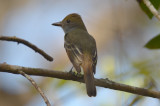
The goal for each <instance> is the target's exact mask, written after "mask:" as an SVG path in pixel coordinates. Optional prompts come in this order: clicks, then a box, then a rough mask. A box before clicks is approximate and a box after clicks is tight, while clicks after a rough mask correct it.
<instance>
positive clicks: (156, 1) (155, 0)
mask: <svg viewBox="0 0 160 106" xmlns="http://www.w3.org/2000/svg"><path fill="white" fill-rule="evenodd" d="M137 2H138V3H139V6H140V7H141V9H142V10H143V11H144V12H145V13H146V14H147V15H148V17H149V18H150V19H152V17H153V14H152V13H151V11H150V10H149V9H148V7H147V6H146V5H145V4H144V2H143V0H137ZM150 2H151V3H152V5H153V6H154V7H155V8H156V9H157V10H158V9H159V7H160V0H150Z"/></svg>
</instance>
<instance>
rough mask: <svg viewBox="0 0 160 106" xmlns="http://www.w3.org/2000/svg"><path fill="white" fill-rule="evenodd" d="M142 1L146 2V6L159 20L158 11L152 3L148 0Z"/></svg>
mask: <svg viewBox="0 0 160 106" xmlns="http://www.w3.org/2000/svg"><path fill="white" fill-rule="evenodd" d="M143 2H144V3H145V4H146V6H147V7H148V8H149V10H150V11H151V12H152V14H153V15H154V16H156V17H157V19H158V20H159V21H160V14H159V13H158V11H157V10H156V9H155V8H154V6H153V5H152V3H151V2H150V1H149V0H143Z"/></svg>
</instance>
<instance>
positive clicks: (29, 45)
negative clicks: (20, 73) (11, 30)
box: [0, 36, 53, 61]
mask: <svg viewBox="0 0 160 106" xmlns="http://www.w3.org/2000/svg"><path fill="white" fill-rule="evenodd" d="M0 40H3V41H13V42H17V43H18V44H19V43H22V44H24V45H26V46H28V47H30V48H31V49H33V50H34V51H35V52H38V53H39V54H41V55H42V56H43V57H44V58H45V59H47V60H48V61H53V58H52V57H51V56H49V55H48V54H47V53H45V52H44V51H43V50H41V49H39V48H38V47H36V46H35V45H33V44H32V43H30V42H28V41H26V40H24V39H21V38H17V37H15V36H12V37H11V36H0Z"/></svg>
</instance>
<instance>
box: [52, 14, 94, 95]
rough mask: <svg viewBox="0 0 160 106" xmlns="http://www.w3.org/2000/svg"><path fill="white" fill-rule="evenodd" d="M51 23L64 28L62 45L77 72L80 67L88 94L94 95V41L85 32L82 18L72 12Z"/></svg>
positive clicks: (79, 70)
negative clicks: (59, 20)
mask: <svg viewBox="0 0 160 106" xmlns="http://www.w3.org/2000/svg"><path fill="white" fill-rule="evenodd" d="M52 25H55V26H61V27H62V29H63V30H64V32H65V38H64V40H65V43H64V47H65V49H66V52H67V55H68V57H69V59H70V61H71V62H72V64H73V66H74V68H75V69H76V71H77V72H78V73H80V72H81V67H82V69H83V71H84V80H85V83H86V89H87V94H88V96H89V97H91V96H96V87H95V84H94V74H95V72H96V64H97V48H96V42H95V40H94V38H93V37H92V36H91V35H90V34H89V33H88V32H87V29H86V27H85V25H84V23H83V21H82V18H81V17H80V15H78V14H76V13H73V14H69V15H68V16H66V17H65V18H64V19H63V20H62V21H61V22H57V23H53V24H52Z"/></svg>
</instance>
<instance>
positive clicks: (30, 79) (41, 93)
mask: <svg viewBox="0 0 160 106" xmlns="http://www.w3.org/2000/svg"><path fill="white" fill-rule="evenodd" d="M18 72H19V73H20V74H21V75H23V76H24V77H26V78H27V79H28V80H29V81H30V82H31V83H32V85H33V86H34V87H35V88H36V90H37V91H38V92H39V93H40V95H41V96H42V98H43V99H44V101H45V103H46V105H47V106H51V104H50V103H49V100H48V99H47V97H46V96H45V94H44V92H43V91H42V90H41V89H40V87H38V85H37V84H36V82H35V81H34V80H33V79H32V78H31V77H30V76H29V75H27V74H26V73H25V72H23V71H20V70H19V71H18Z"/></svg>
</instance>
